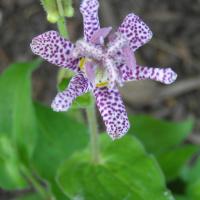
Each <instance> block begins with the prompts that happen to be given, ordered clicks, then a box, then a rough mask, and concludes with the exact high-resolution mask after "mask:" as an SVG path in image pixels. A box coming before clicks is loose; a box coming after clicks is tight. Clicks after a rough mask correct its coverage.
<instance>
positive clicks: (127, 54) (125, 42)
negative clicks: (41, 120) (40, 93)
mask: <svg viewBox="0 0 200 200" xmlns="http://www.w3.org/2000/svg"><path fill="white" fill-rule="evenodd" d="M98 8H99V2H98V0H83V1H82V3H81V6H80V11H81V13H82V15H83V23H84V39H81V40H78V41H77V42H76V44H72V43H71V42H70V41H68V40H66V39H64V38H62V37H60V36H59V34H58V33H57V32H55V31H49V32H46V33H44V34H42V35H39V36H37V37H35V38H34V39H33V41H32V43H31V49H32V51H33V52H34V53H35V54H37V55H40V56H41V57H42V58H44V59H46V60H47V61H49V62H50V63H53V64H55V65H58V66H60V67H64V68H68V69H70V70H73V71H74V72H76V75H75V76H74V77H73V78H72V80H71V81H70V83H69V85H68V87H67V88H66V90H65V91H63V92H60V93H58V94H57V96H56V97H55V99H54V101H53V103H52V108H53V110H55V111H67V110H68V109H69V107H70V106H71V104H72V102H73V100H74V99H75V98H76V97H78V96H80V95H82V94H84V93H86V92H89V91H91V92H93V94H94V96H95V98H96V104H97V106H98V108H99V111H100V113H101V116H102V118H103V121H104V123H105V125H106V128H107V132H108V134H109V135H110V136H111V137H112V138H113V139H117V138H120V137H122V136H123V135H124V134H126V133H127V131H128V129H129V127H130V124H129V121H128V117H127V113H126V110H125V106H124V104H123V102H122V98H121V96H120V94H119V91H118V89H117V86H122V85H123V83H124V82H126V81H135V80H144V79H152V80H155V81H159V82H161V83H164V84H170V83H172V82H174V81H175V79H176V77H177V75H176V73H175V72H173V71H172V70H171V69H170V68H164V69H161V68H155V67H153V68H147V67H142V66H140V65H138V64H136V60H135V57H134V52H135V51H136V50H137V49H138V48H139V47H141V46H142V45H144V44H146V43H147V42H148V41H149V40H150V39H151V38H152V32H151V31H150V29H149V28H148V26H147V25H146V24H145V23H144V22H143V21H142V20H141V19H140V18H139V17H138V16H136V15H135V14H133V13H132V14H129V15H128V16H127V17H126V18H125V19H124V21H123V23H122V24H121V26H120V27H119V28H118V30H117V31H116V32H114V33H112V32H111V31H112V28H111V27H108V28H100V24H99V18H98Z"/></svg>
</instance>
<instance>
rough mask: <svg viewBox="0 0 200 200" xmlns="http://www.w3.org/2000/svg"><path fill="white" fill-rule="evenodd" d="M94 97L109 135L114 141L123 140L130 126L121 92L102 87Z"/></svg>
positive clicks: (97, 89) (96, 91)
mask: <svg viewBox="0 0 200 200" xmlns="http://www.w3.org/2000/svg"><path fill="white" fill-rule="evenodd" d="M94 95H95V97H96V104H97V106H98V108H99V111H100V113H101V116H102V118H103V121H104V123H105V125H106V129H107V132H108V134H109V135H110V137H111V138H112V139H118V138H121V137H122V136H123V135H125V134H126V133H127V132H128V130H129V127H130V124H129V121H128V116H127V113H126V109H125V106H124V104H123V102H122V99H121V96H120V94H119V91H118V90H117V89H116V88H114V89H108V88H107V87H102V88H96V89H95V90H94Z"/></svg>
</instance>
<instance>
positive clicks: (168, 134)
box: [130, 115, 193, 154]
mask: <svg viewBox="0 0 200 200" xmlns="http://www.w3.org/2000/svg"><path fill="white" fill-rule="evenodd" d="M130 121H131V123H132V124H133V125H132V126H131V129H130V133H133V134H134V135H136V136H137V137H138V138H139V139H140V140H141V141H142V142H143V143H144V145H145V147H146V149H147V151H148V152H152V153H154V154H159V153H161V152H164V151H166V150H168V149H170V148H171V147H174V146H176V145H178V144H180V142H181V141H183V140H184V139H185V138H186V137H187V136H188V135H189V134H190V133H191V131H192V128H193V120H191V119H189V120H186V121H184V122H179V123H175V122H167V121H163V120H159V119H154V118H152V117H150V116H145V115H139V116H130Z"/></svg>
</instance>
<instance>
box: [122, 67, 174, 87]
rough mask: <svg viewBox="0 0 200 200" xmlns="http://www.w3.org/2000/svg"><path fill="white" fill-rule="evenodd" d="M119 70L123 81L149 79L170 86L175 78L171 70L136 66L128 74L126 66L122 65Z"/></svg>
mask: <svg viewBox="0 0 200 200" xmlns="http://www.w3.org/2000/svg"><path fill="white" fill-rule="evenodd" d="M119 70H120V72H121V75H122V78H123V81H135V80H145V79H151V80H154V81H159V82H161V83H163V84H171V83H173V82H174V81H175V80H176V78H177V74H176V73H175V72H174V71H173V70H172V69H171V68H156V67H155V68H153V67H142V66H139V65H137V66H136V68H134V69H133V71H132V73H130V72H128V66H126V65H122V66H120V67H119Z"/></svg>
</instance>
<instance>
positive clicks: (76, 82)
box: [51, 73, 90, 112]
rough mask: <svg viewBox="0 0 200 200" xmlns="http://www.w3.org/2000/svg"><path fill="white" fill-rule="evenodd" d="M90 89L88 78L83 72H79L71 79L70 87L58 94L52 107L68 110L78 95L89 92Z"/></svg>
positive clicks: (55, 109) (58, 110) (57, 109)
mask: <svg viewBox="0 0 200 200" xmlns="http://www.w3.org/2000/svg"><path fill="white" fill-rule="evenodd" d="M89 90H90V84H89V82H88V79H86V78H85V77H84V75H83V73H78V74H77V75H76V76H74V77H73V78H72V79H71V81H70V83H69V85H68V88H67V89H66V90H65V91H63V92H59V93H58V94H57V96H56V97H55V99H54V100H53V102H52V104H51V107H52V109H53V110H54V111H57V112H60V111H67V110H68V109H69V108H70V106H71V105H72V102H73V100H74V99H75V98H76V97H78V96H80V95H82V94H84V93H86V92H88V91H89Z"/></svg>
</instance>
